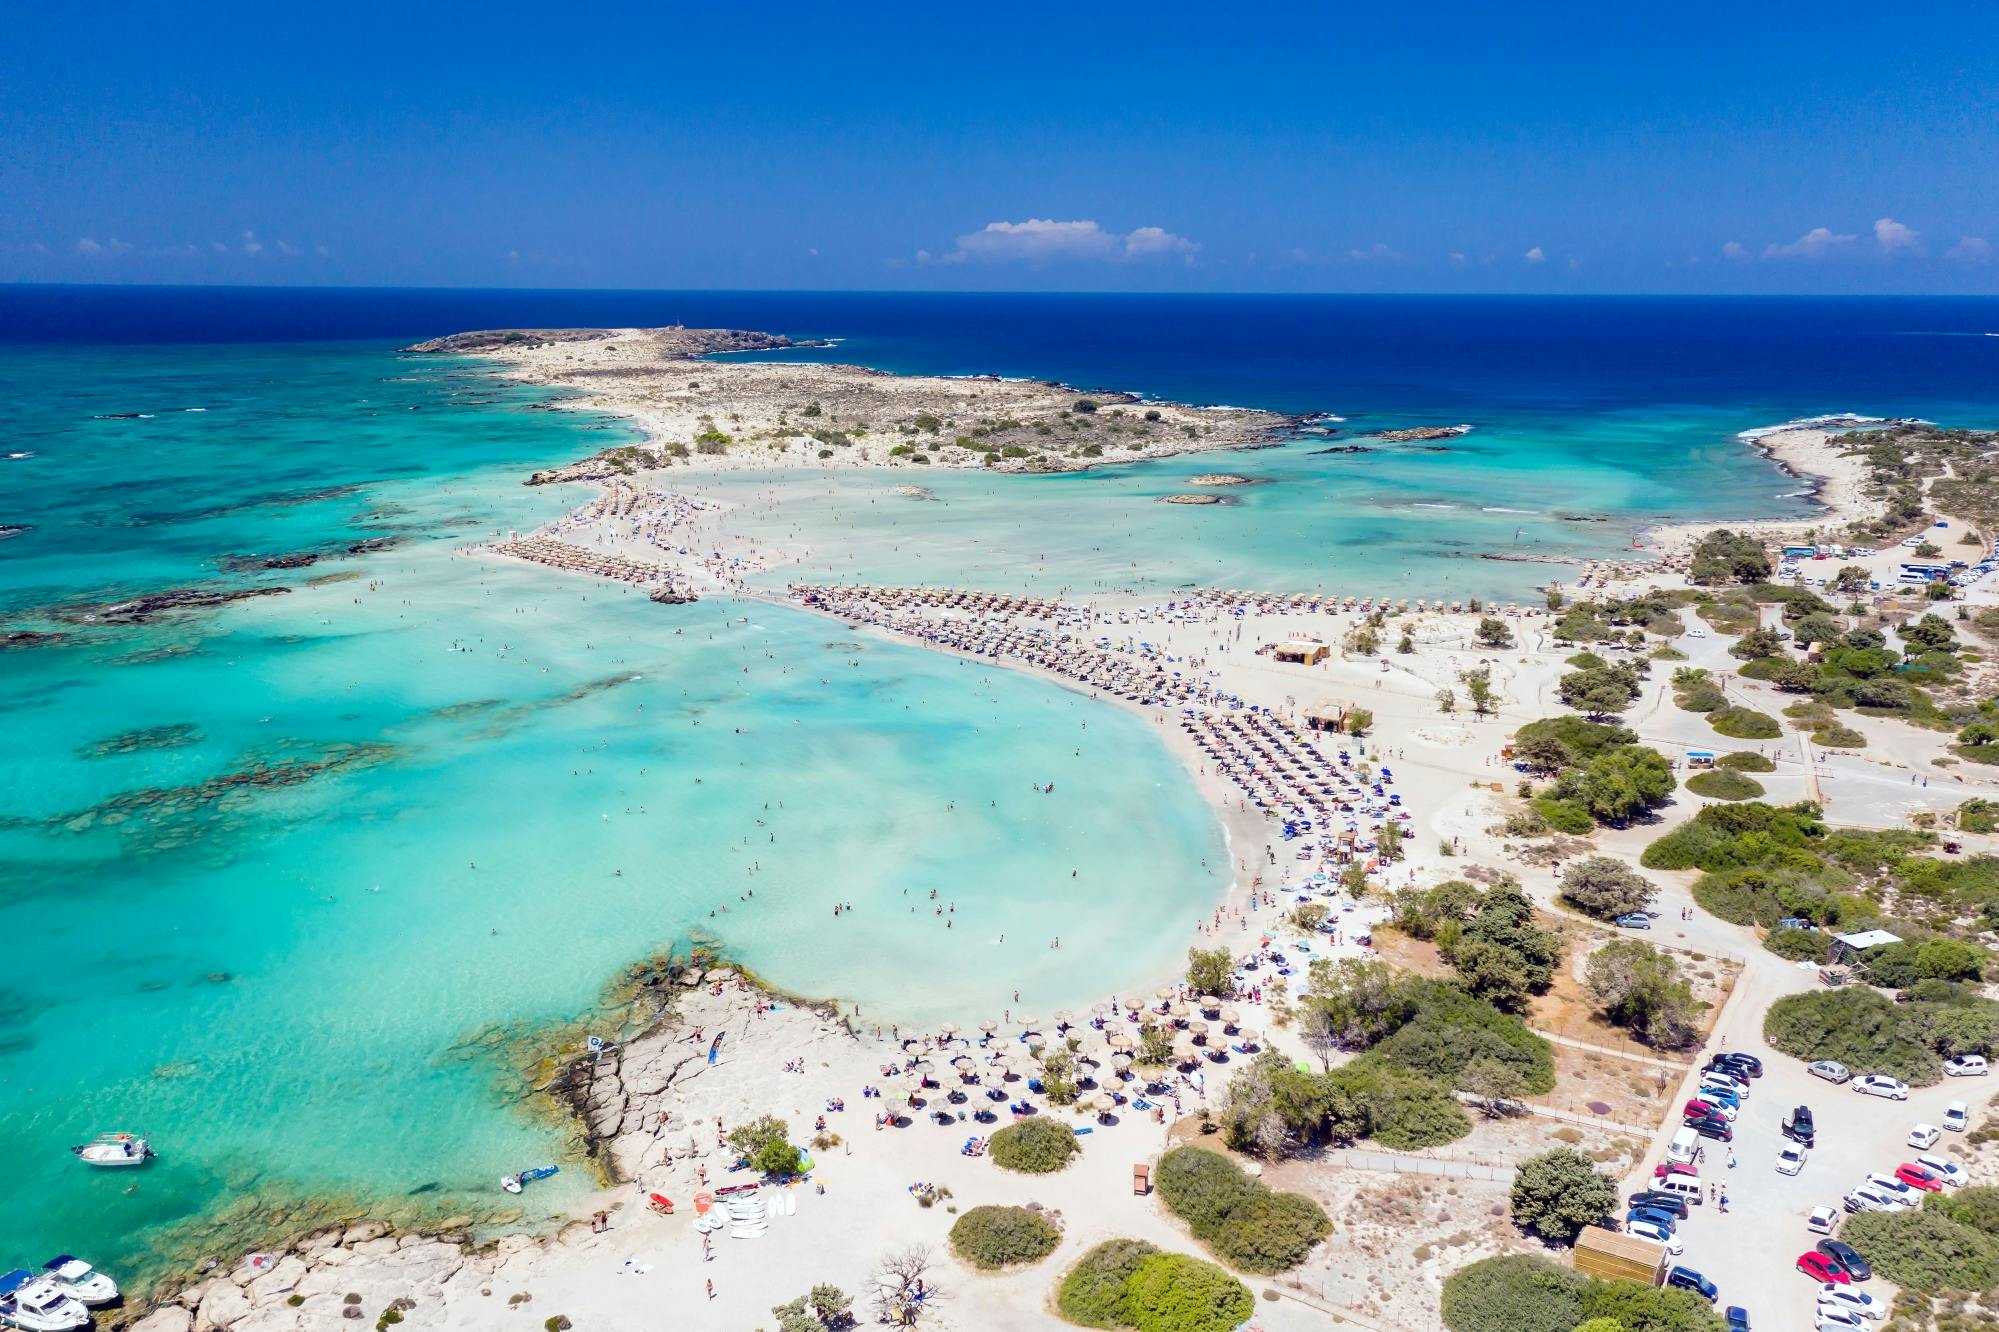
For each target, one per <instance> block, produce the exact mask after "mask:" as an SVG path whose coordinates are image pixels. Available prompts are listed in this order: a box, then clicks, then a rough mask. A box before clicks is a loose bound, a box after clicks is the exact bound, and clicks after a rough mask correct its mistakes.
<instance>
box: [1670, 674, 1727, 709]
mask: <svg viewBox="0 0 1999 1332" xmlns="http://www.w3.org/2000/svg"><path fill="white" fill-rule="evenodd" d="M1673 703H1674V704H1675V705H1676V706H1677V707H1678V708H1679V709H1680V710H1681V711H1682V712H1716V711H1719V710H1720V709H1722V708H1725V707H1727V706H1728V698H1727V696H1726V695H1724V694H1723V693H1722V692H1721V686H1720V685H1717V684H1716V683H1715V682H1714V681H1712V680H1690V681H1688V682H1687V683H1685V684H1675V685H1674V686H1673Z"/></svg>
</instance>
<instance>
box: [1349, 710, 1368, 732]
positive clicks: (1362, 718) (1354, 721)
mask: <svg viewBox="0 0 1999 1332" xmlns="http://www.w3.org/2000/svg"><path fill="white" fill-rule="evenodd" d="M1373 729H1374V714H1373V713H1372V712H1370V711H1368V710H1367V709H1366V708H1354V709H1352V710H1351V711H1349V712H1348V713H1347V732H1348V734H1350V735H1366V734H1367V733H1368V732H1369V731H1371V730H1373Z"/></svg>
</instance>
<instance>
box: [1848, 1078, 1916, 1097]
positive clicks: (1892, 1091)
mask: <svg viewBox="0 0 1999 1332" xmlns="http://www.w3.org/2000/svg"><path fill="white" fill-rule="evenodd" d="M1853 1090H1855V1091H1857V1092H1860V1093H1862V1094H1864V1095H1867V1096H1885V1097H1887V1098H1888V1099H1889V1100H1891V1101H1906V1100H1908V1099H1909V1084H1908V1083H1906V1082H1904V1081H1902V1080H1901V1079H1900V1078H1891V1077H1889V1076H1888V1075H1887V1074H1886V1073H1868V1074H1866V1075H1864V1076H1862V1077H1858V1078H1855V1079H1854V1080H1853Z"/></svg>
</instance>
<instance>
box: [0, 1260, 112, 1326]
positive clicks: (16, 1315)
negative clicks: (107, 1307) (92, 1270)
mask: <svg viewBox="0 0 1999 1332" xmlns="http://www.w3.org/2000/svg"><path fill="white" fill-rule="evenodd" d="M89 1322H90V1310H88V1309H86V1308H84V1307H83V1305H82V1304H80V1303H79V1302H77V1301H76V1300H74V1299H72V1298H70V1296H68V1295H67V1294H65V1293H64V1292H63V1290H62V1288H61V1287H60V1286H58V1285H56V1283H55V1282H53V1281H51V1280H49V1279H48V1278H47V1277H38V1276H36V1275H35V1274H34V1273H33V1272H30V1271H28V1269H26V1268H25V1267H17V1268H15V1269H14V1270H13V1271H11V1272H9V1273H7V1274H6V1275H4V1276H0V1323H4V1324H6V1325H7V1326H8V1327H13V1328H19V1329H20V1330H21V1332H70V1329H72V1328H78V1327H83V1326H85V1325H86V1324H88V1323H89Z"/></svg>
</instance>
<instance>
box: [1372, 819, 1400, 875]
mask: <svg viewBox="0 0 1999 1332" xmlns="http://www.w3.org/2000/svg"><path fill="white" fill-rule="evenodd" d="M1375 847H1376V849H1377V850H1379V851H1380V852H1381V863H1382V864H1384V865H1386V864H1388V863H1389V862H1391V861H1393V860H1394V859H1395V858H1396V856H1397V855H1398V854H1400V852H1401V850H1402V828H1401V826H1400V825H1399V824H1396V823H1384V824H1382V825H1381V835H1380V837H1378V838H1376V839H1375Z"/></svg>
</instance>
